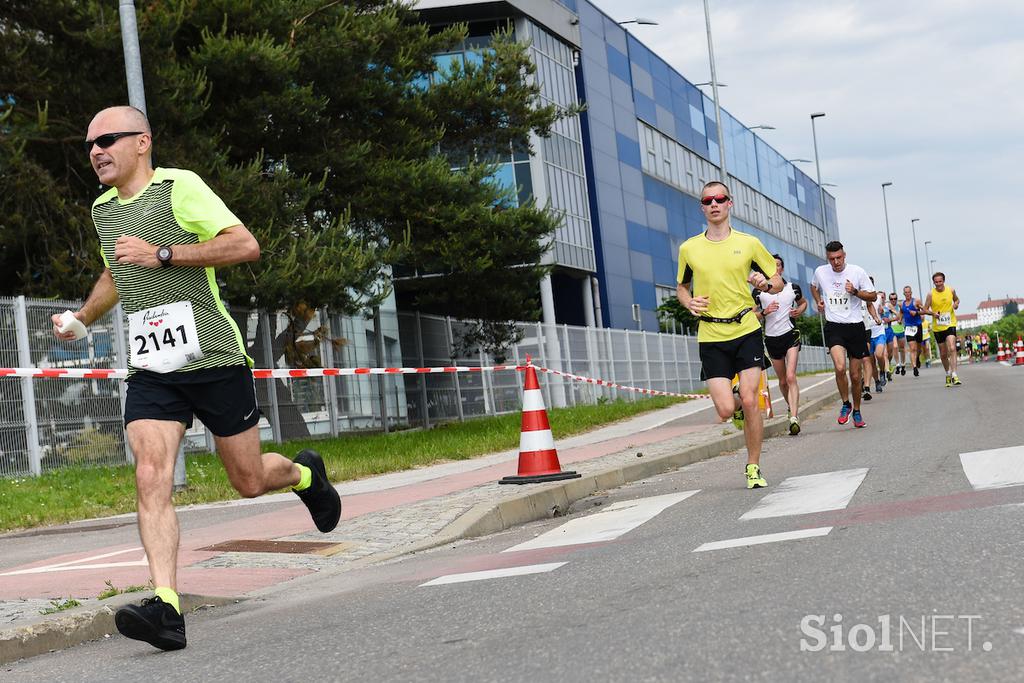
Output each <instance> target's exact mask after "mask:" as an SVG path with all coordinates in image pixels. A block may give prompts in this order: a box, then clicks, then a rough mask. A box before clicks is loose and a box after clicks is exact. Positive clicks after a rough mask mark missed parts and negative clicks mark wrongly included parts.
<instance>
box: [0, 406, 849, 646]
mask: <svg viewBox="0 0 1024 683" xmlns="http://www.w3.org/2000/svg"><path fill="white" fill-rule="evenodd" d="M838 398H839V392H838V390H835V389H834V390H832V391H831V392H830V393H829V394H827V395H825V396H822V397H820V398H816V399H814V400H812V401H809V402H808V403H806V404H804V405H802V406H801V412H802V413H803V414H804V415H805V416H810V415H813V414H815V413H817V412H818V411H820V410H821V409H822V408H824V407H825V406H827V405H829V404H833V403H834V402H835V401H836V400H838ZM788 429H789V423H788V422H787V421H786V419H785V418H781V417H780V418H774V419H772V420H769V421H767V422H766V423H765V426H764V435H765V438H771V437H774V436H779V435H782V434H785V433H786V432H787V431H788ZM743 447H744V440H743V433H742V432H737V433H736V434H730V435H729V436H724V437H721V438H718V439H715V440H714V441H710V442H708V443H705V444H701V445H699V446H693V447H691V448H687V449H685V450H682V451H679V452H677V453H670V454H668V455H663V456H655V457H649V458H645V459H643V460H641V461H638V462H636V463H634V464H632V465H627V466H615V467H611V468H608V469H606V470H602V471H600V472H595V473H593V474H588V475H584V476H583V477H581V478H579V479H568V480H565V481H563V482H558V483H554V484H546V485H545V484H536V485H527V486H531V488H530V490H528V491H527V492H524V493H523V494H522V495H520V496H516V497H514V498H508V499H506V500H503V501H501V502H499V503H497V504H495V503H480V504H478V505H476V506H474V507H473V508H472V509H471V510H469V511H468V512H466V513H464V514H462V515H461V516H460V517H459V518H458V519H456V520H455V521H454V522H452V523H451V524H449V525H448V526H446V527H445V528H444V529H442V530H441V531H440V532H438V533H437V534H436V535H434V536H432V537H431V538H428V539H426V540H424V541H418V542H416V543H412V544H409V545H406V546H403V547H400V548H396V549H394V550H389V551H387V552H383V553H377V554H374V555H369V556H367V557H364V558H362V559H360V560H357V561H355V562H352V563H350V564H349V565H348V566H347V567H346V569H345V571H350V570H352V569H354V568H358V567H362V566H366V565H371V564H376V563H378V562H385V561H387V560H391V559H394V558H396V557H401V556H402V555H408V554H410V553H416V552H422V551H424V550H430V549H431V548H437V547H439V546H443V545H448V544H450V543H455V542H456V541H459V540H463V539H467V538H476V537H479V536H486V535H488V534H493V533H496V532H498V531H504V530H505V529H509V528H511V527H513V526H518V525H521V524H526V523H528V522H534V521H537V520H539V519H548V518H551V517H557V516H560V515H564V514H566V513H567V512H568V510H569V506H570V505H572V503H574V502H576V501H578V500H581V499H583V498H586V497H587V496H589V495H592V494H593V493H596V492H597V491H603V490H607V489H612V488H616V487H618V486H622V485H623V484H627V483H630V482H634V481H639V480H641V479H647V478H649V477H653V476H656V475H658V474H661V473H663V472H667V471H669V470H674V469H678V468H680V467H684V466H686V465H691V464H693V463H695V462H699V461H701V460H708V459H710V458H714V457H717V456H719V455H721V454H723V453H728V452H729V451H734V450H738V449H740V448H743ZM321 576H323V574H321ZM180 597H181V606H182V610H183V611H185V612H191V611H194V610H196V609H200V608H204V607H216V606H221V605H228V604H231V603H233V602H239V601H241V600H244V599H245V598H231V597H217V596H208V595H191V594H182V595H181V596H180ZM138 599H139V598H138V597H137V596H135V595H134V594H131V593H128V594H122V595H118V596H114V597H113V598H109V599H107V600H104V601H103V603H104V604H103V605H101V606H98V607H97V606H95V605H90V606H84V607H77V608H75V609H71V610H68V611H66V612H61V613H59V615H49V616H40V618H39V620H38V622H37V623H33V624H29V625H26V626H20V627H18V628H14V629H8V630H6V631H0V664H6V663H8V662H13V661H15V660H18V659H25V658H28V657H34V656H36V655H40V654H44V653H46V652H51V651H54V650H60V649H64V648H68V647H72V646H74V645H78V644H80V643H84V642H86V641H89V640H97V639H99V638H103V637H105V636H107V635H108V634H112V633H116V632H117V629H116V627H115V626H114V612H115V611H117V609H118V608H119V607H121V606H122V605H125V604H128V603H132V602H135V601H137V600H138Z"/></svg>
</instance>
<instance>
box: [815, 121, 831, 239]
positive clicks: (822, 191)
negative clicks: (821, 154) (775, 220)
mask: <svg viewBox="0 0 1024 683" xmlns="http://www.w3.org/2000/svg"><path fill="white" fill-rule="evenodd" d="M824 115H825V112H823V111H822V112H818V113H816V114H811V138H812V139H813V140H814V168H815V169H816V170H817V173H818V205H819V207H820V209H821V229H822V230H823V231H824V232H825V236H826V237H827V236H828V219H827V218H826V217H825V188H824V187H822V185H821V162H820V161H819V159H818V131H817V128H815V125H814V119H817V118H820V117H822V116H824ZM826 241H828V240H826Z"/></svg>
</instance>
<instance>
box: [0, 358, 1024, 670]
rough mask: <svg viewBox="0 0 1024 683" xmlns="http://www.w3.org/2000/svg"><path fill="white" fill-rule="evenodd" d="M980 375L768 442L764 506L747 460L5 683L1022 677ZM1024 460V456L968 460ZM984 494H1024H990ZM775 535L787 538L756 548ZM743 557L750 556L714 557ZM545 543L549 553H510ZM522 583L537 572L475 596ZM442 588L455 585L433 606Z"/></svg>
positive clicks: (887, 396) (322, 580)
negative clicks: (170, 642) (181, 643)
mask: <svg viewBox="0 0 1024 683" xmlns="http://www.w3.org/2000/svg"><path fill="white" fill-rule="evenodd" d="M960 374H961V377H962V379H963V380H964V386H962V387H959V388H953V389H945V388H943V387H942V373H941V370H936V369H934V368H933V369H932V370H930V371H927V372H925V373H924V374H923V375H922V376H921V377H920V378H919V379H914V378H912V377H907V378H900V379H899V380H898V381H897V382H895V383H894V384H890V385H889V386H888V387H886V390H885V393H883V394H882V395H881V396H876V397H875V399H874V400H873V401H871V402H870V403H866V404H865V405H864V407H863V408H864V417H865V420H866V421H867V423H868V426H867V428H865V429H855V428H853V427H852V425H846V426H839V425H837V424H836V421H835V415H834V412H826V413H822V414H820V415H819V416H818V417H817V418H814V419H811V420H808V421H806V422H805V424H804V431H803V433H802V434H801V435H800V436H799V437H795V438H791V437H783V438H777V439H773V440H771V441H769V442H768V443H767V444H766V449H765V453H764V456H763V458H762V465H763V469H764V472H765V475H766V477H767V478H768V481H769V484H770V486H769V488H768V489H764V490H759V491H747V490H745V489H744V487H743V478H742V465H743V462H744V460H745V457H744V455H743V454H742V453H737V454H732V455H726V456H723V457H719V458H715V459H712V460H709V461H705V462H701V463H698V464H696V465H693V466H690V467H687V468H683V469H681V470H679V471H676V472H673V473H670V474H666V475H662V476H660V477H657V478H654V479H651V480H647V481H643V482H637V483H634V484H630V485H627V486H624V487H622V488H620V489H616V490H614V491H609V492H602V493H601V494H598V495H595V496H593V497H591V498H588V499H586V500H583V501H580V502H578V503H577V504H576V505H575V506H574V507H573V509H572V511H571V514H570V515H568V516H567V517H563V518H558V519H553V520H545V521H543V522H538V523H535V524H531V525H528V526H525V527H521V528H517V529H513V530H509V531H507V532H505V533H502V534H497V535H495V536H491V537H488V538H485V539H481V540H477V541H472V542H464V543H460V544H457V545H456V546H452V547H446V548H442V549H438V550H435V551H431V552H427V553H421V554H418V555H415V556H411V557H406V558H401V559H400V560H396V561H393V562H391V563H388V564H385V565H378V566H372V567H367V568H365V569H361V570H357V571H349V572H345V573H342V574H337V575H324V574H320V575H315V576H311V577H305V578H303V579H299V580H296V581H293V582H291V583H289V584H287V585H285V586H284V587H281V588H276V589H274V590H273V591H271V592H268V594H267V595H266V596H264V598H257V599H253V600H249V601H246V602H244V603H241V604H237V605H234V606H229V607H225V608H217V609H215V610H210V611H206V612H199V613H197V614H194V615H190V616H189V617H188V621H187V623H188V637H189V647H188V648H187V649H186V650H183V651H181V652H176V653H160V652H158V651H156V650H153V649H151V648H150V647H149V646H147V645H145V644H142V643H137V642H133V641H128V640H126V639H123V638H121V637H116V636H115V637H112V638H110V639H107V640H104V641H102V642H93V643H88V644H85V645H82V646H79V647H76V648H72V649H70V650H66V651H62V652H58V653H54V654H51V655H49V656H43V657H37V658H34V659H31V660H27V661H23V662H17V663H14V664H11V665H7V666H5V667H4V669H2V670H0V672H2V678H3V680H5V681H6V680H11V681H111V680H137V679H143V678H145V679H158V680H159V679H168V678H172V677H173V678H174V679H177V680H189V681H193V680H194V681H199V680H202V681H220V680H231V681H236V680H238V679H240V678H242V677H244V678H245V679H246V680H248V681H293V680H294V681H299V680H302V681H308V680H331V681H334V680H339V681H340V680H352V681H385V680H388V681H390V680H430V681H437V680H445V681H491V680H493V681H506V680H508V681H518V680H542V681H548V680H559V681H592V680H616V681H619V680H623V681H626V680H628V681H643V680H652V681H678V680H758V681H760V680H785V681H798V680H829V681H867V680H886V681H888V680H928V681H936V680H951V681H952V680H956V681H973V680H986V681H989V680H1019V679H1020V672H1021V671H1024V590H1022V588H1024V579H1022V575H1024V573H1022V572H1021V571H1020V568H1019V566H1020V558H1021V556H1022V554H1024V552H1022V551H1024V519H1022V517H1024V462H1022V461H1024V427H1022V424H1021V416H1022V411H1021V405H1022V402H1024V370H1021V369H1019V368H1007V367H1005V366H1000V365H997V364H994V363H990V364H986V365H980V366H978V365H975V366H967V367H965V368H963V369H962V370H961V373H960ZM837 408H838V406H837ZM1013 447H1022V448H1021V449H1020V450H1018V451H1016V452H1014V451H1000V452H995V453H991V454H982V455H980V456H967V457H966V458H965V459H961V454H964V453H972V452H980V451H988V450H990V449H1006V448H1013ZM986 462H988V463H992V462H995V463H996V464H997V466H995V467H993V466H988V467H985V466H983V465H984V464H985V463H986ZM970 463H974V464H975V465H976V467H974V468H973V469H972V465H971V464H970ZM985 476H989V477H995V478H996V479H997V480H998V479H999V478H1000V477H1002V478H1003V479H1004V480H1006V481H1003V484H1013V483H1014V482H1015V481H1017V480H1016V479H1014V477H1017V476H1019V477H1020V479H1019V482H1017V484H1018V485H1004V486H1002V487H999V488H988V489H985V488H975V487H976V486H984V485H986V484H985V481H984V477H985ZM989 483H990V484H991V482H989ZM666 496H668V498H666ZM659 503H660V506H659V507H657V508H654V509H653V510H652V509H648V508H651V507H652V506H655V505H658V504H659ZM659 509H660V512H659V511H658V510H659ZM544 534H548V535H547V536H545V535H544ZM772 534H786V535H785V536H782V537H779V536H769V538H768V539H765V538H760V540H761V541H768V540H772V541H773V542H762V543H759V544H756V545H754V544H751V541H750V540H749V539H751V538H752V537H763V536H766V535H772ZM552 538H554V540H553V541H549V542H547V543H545V541H548V539H552ZM736 539H748V540H746V541H742V540H741V541H737V540H736ZM780 539H785V540H780ZM726 541H731V542H732V543H733V544H739V545H738V547H716V546H709V545H705V544H714V543H720V542H726ZM528 542H532V543H533V544H534V545H539V546H545V545H546V546H547V547H538V548H535V549H518V550H513V551H511V552H503V551H507V550H509V549H510V548H513V547H515V546H518V545H520V544H523V543H528ZM556 543H567V544H568V545H552V544H556ZM698 548H700V549H701V550H698ZM524 567H529V568H532V569H522V568H524ZM501 568H520V569H519V571H530V572H534V573H529V574H523V575H515V576H498V577H493V578H489V579H486V580H475V581H458V582H455V581H457V580H458V579H459V577H455V576H453V575H456V574H463V573H471V572H479V571H483V570H497V569H501ZM441 577H449V578H441ZM439 579H440V580H441V581H452V582H451V583H442V584H441V585H423V584H424V583H426V582H429V581H437V580H439Z"/></svg>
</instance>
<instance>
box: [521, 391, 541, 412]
mask: <svg viewBox="0 0 1024 683" xmlns="http://www.w3.org/2000/svg"><path fill="white" fill-rule="evenodd" d="M530 410H544V394H542V393H541V392H540V389H527V390H526V391H524V392H523V412H527V411H530Z"/></svg>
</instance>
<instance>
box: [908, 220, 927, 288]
mask: <svg viewBox="0 0 1024 683" xmlns="http://www.w3.org/2000/svg"><path fill="white" fill-rule="evenodd" d="M919 220H921V219H920V218H911V219H910V234H911V236H912V237H913V238H914V265H915V266H916V267H917V295H918V296H923V295H924V290H923V288H922V286H921V283H922V282H923V281H922V280H921V263H920V261H919V260H918V258H917V230H916V229H915V226H914V223H916V222H918V221H919Z"/></svg>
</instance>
